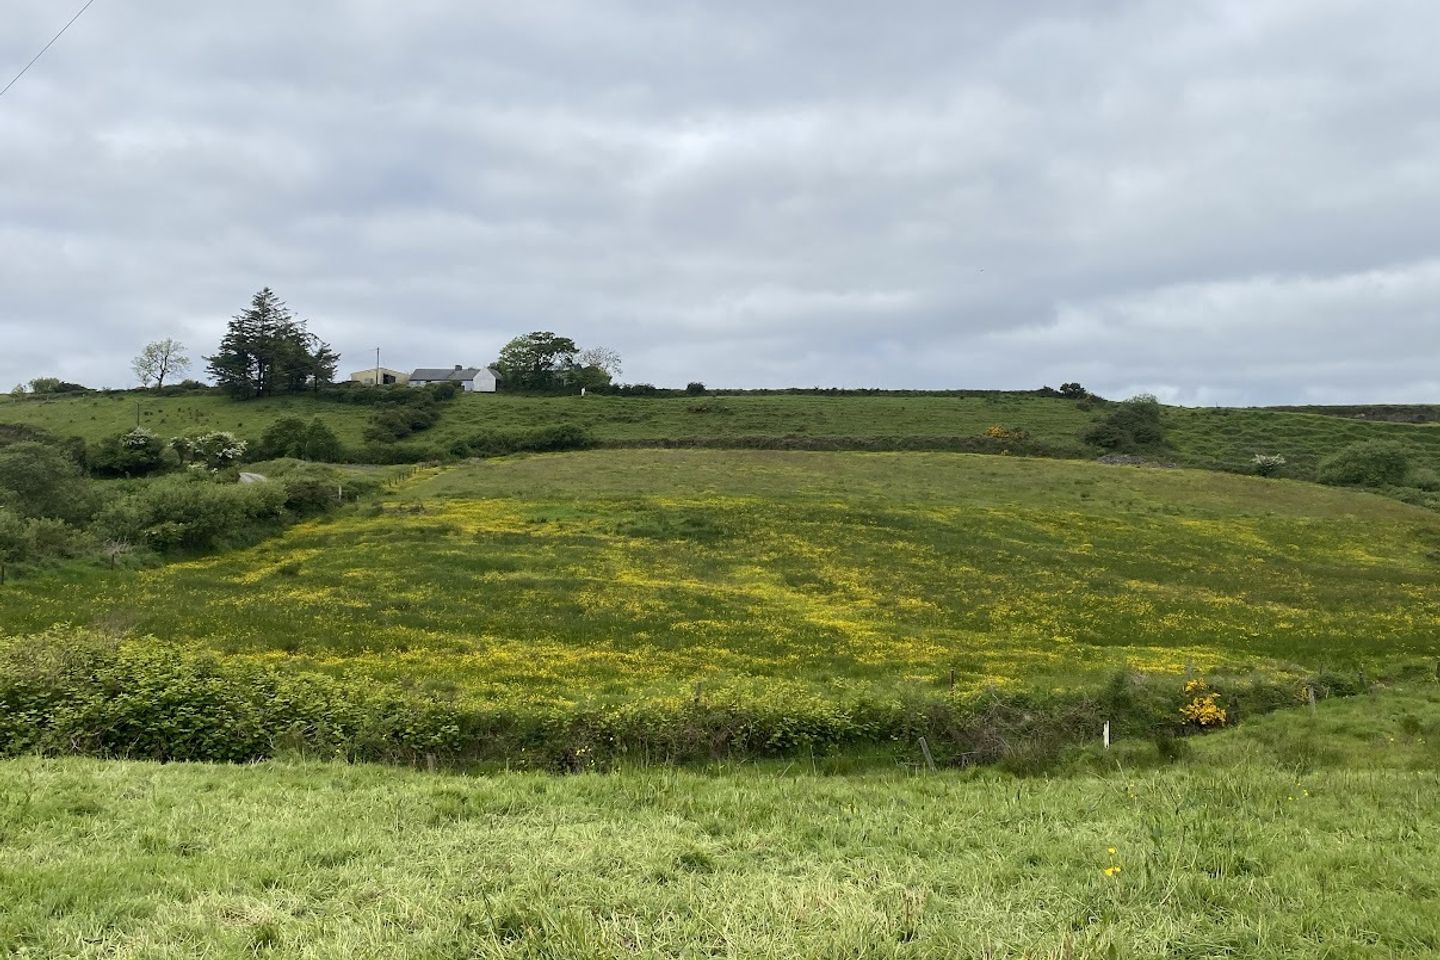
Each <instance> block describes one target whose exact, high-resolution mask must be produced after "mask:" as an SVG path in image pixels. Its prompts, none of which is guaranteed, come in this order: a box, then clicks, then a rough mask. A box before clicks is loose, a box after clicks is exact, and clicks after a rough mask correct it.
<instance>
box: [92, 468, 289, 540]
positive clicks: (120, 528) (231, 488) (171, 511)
mask: <svg viewBox="0 0 1440 960" xmlns="http://www.w3.org/2000/svg"><path fill="white" fill-rule="evenodd" d="M285 498H286V493H285V490H284V489H283V488H282V487H281V486H280V485H278V484H272V483H254V484H230V483H218V482H212V481H210V480H209V479H208V478H205V477H201V476H196V475H194V474H186V475H182V476H174V477H164V478H161V479H159V480H156V481H154V482H152V483H150V484H148V485H147V486H145V487H143V488H141V489H139V490H137V491H135V492H133V493H131V494H129V495H128V496H125V497H122V498H121V499H120V500H118V501H116V502H115V503H113V504H111V505H110V506H109V507H107V508H106V509H105V510H103V511H102V512H101V513H100V515H99V516H98V517H97V518H96V520H95V529H96V531H97V532H98V533H99V534H100V535H101V536H102V537H104V538H106V539H109V540H124V541H127V542H130V543H143V544H145V545H146V546H149V547H151V548H153V549H156V550H161V551H164V550H171V549H177V548H183V549H191V550H207V549H211V548H213V547H214V546H216V545H217V544H219V543H221V542H223V541H224V540H226V539H229V538H231V537H233V536H235V535H237V534H241V533H243V532H245V531H247V530H249V529H251V528H254V527H255V526H257V525H260V524H265V523H270V522H274V521H276V520H278V519H279V518H280V517H281V515H282V513H283V511H284V508H285Z"/></svg>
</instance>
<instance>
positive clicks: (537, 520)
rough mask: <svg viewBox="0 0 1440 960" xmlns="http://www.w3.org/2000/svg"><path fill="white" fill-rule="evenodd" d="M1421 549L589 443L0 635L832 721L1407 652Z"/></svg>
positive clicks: (1388, 539)
mask: <svg viewBox="0 0 1440 960" xmlns="http://www.w3.org/2000/svg"><path fill="white" fill-rule="evenodd" d="M1437 550H1440V517H1437V516H1436V515H1435V514H1434V513H1432V512H1429V511H1424V510H1420V509H1418V508H1413V507H1408V506H1405V505H1402V504H1399V503H1396V502H1393V501H1390V500H1387V499H1385V498H1381V497H1377V496H1373V495H1368V494H1358V493H1354V492H1350V491H1344V490H1336V489H1330V488H1324V487H1318V486H1314V485H1311V484H1300V483H1293V482H1288V481H1266V480H1260V479H1254V478H1247V477H1236V476H1232V475H1226V474H1219V473H1212V472H1205V471H1187V470H1153V469H1152V470H1146V469H1135V468H1128V467H1109V466H1102V465H1095V464H1080V463H1072V462H1064V461H1052V460H1027V459H1019V458H1008V457H993V456H977V455H967V454H941V453H926V454H867V453H796V452H775V451H724V452H721V451H676V450H671V451H664V450H607V451H594V452H587V453H574V454H554V455H544V456H532V457H512V458H506V459H501V460H491V461H482V462H475V463H471V464H466V465H460V466H454V467H449V468H444V469H441V470H433V471H428V472H424V473H421V474H419V475H418V476H417V477H416V478H414V479H412V480H411V481H408V482H407V483H405V484H404V485H402V486H401V487H399V488H398V489H395V490H393V491H392V492H391V493H390V494H389V495H388V497H387V498H386V500H385V501H384V502H383V503H380V504H375V505H370V506H365V505H361V506H359V507H353V508H347V511H346V512H344V513H342V514H340V515H338V516H331V517H326V518H322V519H320V520H317V521H312V522H308V523H304V524H301V525H300V526H297V527H294V528H292V529H291V530H289V531H288V532H286V533H285V534H283V535H281V536H279V537H277V538H275V539H272V540H269V541H266V542H263V543H261V544H259V545H257V546H254V547H251V548H248V549H244V550H239V551H235V552H231V553H226V554H220V555H214V556H208V557H203V558H200V559H195V560H190V561H185V562H180V563H173V564H169V565H166V566H163V567H158V568H153V569H146V570H140V571H128V570H116V571H108V570H102V569H98V568H97V569H92V570H90V571H88V572H86V573H84V574H83V575H79V574H77V575H75V576H71V577H38V578H32V579H27V580H24V581H19V582H16V583H13V584H11V585H10V586H9V587H7V588H6V589H4V590H3V591H0V617H3V621H4V623H5V624H6V625H7V627H8V629H9V630H10V631H11V632H19V633H24V632H29V631H38V630H41V629H44V628H46V627H49V626H51V625H53V624H62V623H68V624H74V625H81V626H84V625H99V626H102V627H103V626H114V625H120V626H122V627H123V628H124V629H126V630H127V631H129V632H130V633H132V634H135V635H145V634H153V635H155V636H157V637H160V638H162V639H165V640H173V641H182V642H183V643H184V644H186V645H188V646H192V647H199V648H204V649H211V650H215V651H217V652H219V653H221V654H224V655H225V656H228V657H235V658H240V659H246V660H256V661H263V662H266V663H273V664H277V665H281V666H284V667H285V668H287V669H292V668H293V669H313V670H318V671H322V672H327V673H332V674H335V675H337V676H341V677H351V678H355V679H357V680H358V679H360V678H364V679H366V680H379V681H384V682H386V683H393V684H398V685H402V686H407V687H413V688H416V689H419V690H421V691H423V692H425V693H427V694H431V695H437V696H443V697H447V698H456V699H460V700H469V701H477V702H484V703H487V704H496V703H503V704H510V705H514V706H516V707H517V708H523V707H525V706H527V705H535V704H548V705H561V706H564V705H573V704H577V703H578V704H584V703H594V702H602V701H604V702H628V701H633V700H636V699H655V700H670V699H674V698H686V697H688V696H689V695H690V694H691V693H692V692H693V691H694V690H695V689H696V687H697V684H698V685H701V686H702V687H703V689H704V690H705V691H706V692H707V693H709V694H712V695H722V694H723V695H725V696H734V697H738V698H740V699H746V698H752V697H755V696H760V695H761V694H760V693H758V692H757V691H763V695H764V696H765V697H766V698H770V699H775V698H781V697H796V698H813V699H818V700H824V701H834V700H844V699H847V698H851V697H861V696H863V697H869V696H877V695H883V696H903V695H910V694H927V693H930V692H942V691H944V690H946V689H947V688H948V687H949V685H950V684H951V683H954V684H955V685H956V686H957V688H958V689H960V690H962V691H965V690H978V689H981V688H984V687H988V686H997V685H998V686H1006V685H1016V684H1021V685H1029V686H1033V687H1036V688H1048V687H1057V686H1075V685H1077V684H1094V683H1098V682H1100V681H1101V680H1102V679H1103V678H1104V677H1105V676H1108V675H1109V674H1110V673H1111V672H1113V671H1114V670H1115V669H1116V668H1118V667H1130V668H1133V669H1138V670H1142V671H1146V672H1159V673H1168V674H1173V675H1179V674H1182V673H1186V672H1194V671H1214V670H1222V671H1232V672H1234V671H1261V672H1269V673H1280V672H1284V671H1287V670H1298V669H1315V668H1321V667H1327V666H1328V667H1342V666H1343V667H1350V666H1353V665H1358V664H1372V663H1373V664H1378V663H1384V662H1387V661H1394V660H1397V659H1401V658H1414V657H1425V656H1433V655H1435V654H1440V635H1437V631H1436V625H1437V623H1440V590H1437V587H1440V562H1437V560H1436V556H1437ZM176 598H184V599H183V602H177V599H176Z"/></svg>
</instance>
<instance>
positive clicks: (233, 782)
mask: <svg viewBox="0 0 1440 960" xmlns="http://www.w3.org/2000/svg"><path fill="white" fill-rule="evenodd" d="M1437 742H1440V697H1437V694H1436V692H1435V689H1434V687H1433V686H1429V687H1421V688H1415V689H1413V690H1412V691H1410V692H1404V691H1401V692H1393V693H1390V694H1387V695H1384V696H1380V697H1378V698H1375V699H1369V698H1365V699H1363V700H1361V701H1350V702H1344V701H1336V702H1330V703H1322V704H1321V705H1320V709H1319V712H1318V717H1316V718H1313V719H1312V718H1311V717H1310V715H1309V712H1308V710H1304V709H1302V710H1299V711H1294V712H1290V713H1287V714H1276V715H1274V716H1272V717H1271V718H1268V719H1266V720H1264V721H1260V722H1257V723H1255V724H1253V725H1249V726H1247V727H1245V728H1243V729H1241V730H1239V731H1236V732H1235V733H1231V734H1221V735H1219V736H1215V737H1209V738H1205V739H1204V740H1202V741H1201V742H1199V743H1198V744H1196V746H1195V747H1194V749H1193V750H1191V751H1190V752H1189V755H1188V756H1187V757H1185V758H1183V759H1180V760H1178V761H1175V762H1167V761H1165V760H1164V759H1162V757H1161V755H1160V754H1159V753H1158V752H1157V751H1156V749H1155V747H1154V746H1153V745H1151V744H1149V743H1145V742H1130V741H1124V740H1122V741H1121V742H1120V743H1119V744H1117V745H1116V747H1115V748H1113V749H1112V750H1111V751H1109V752H1108V753H1105V752H1103V751H1101V750H1100V748H1099V747H1098V745H1096V746H1095V747H1093V748H1092V749H1091V751H1090V752H1089V753H1087V754H1085V755H1083V756H1081V757H1078V758H1076V759H1075V760H1074V761H1073V765H1072V769H1073V771H1074V772H1071V773H1068V774H1066V775H1063V776H1058V777H1052V778H1047V779H1035V778H1015V777H1012V776H1010V775H1007V774H1005V773H1003V772H997V771H984V772H941V773H937V774H930V773H927V772H925V770H924V768H923V766H920V767H909V768H896V769H892V770H891V771H889V772H884V771H875V772H869V773H857V772H853V771H852V772H848V774H847V775H844V776H839V775H836V774H838V773H841V772H844V771H845V770H846V768H845V766H844V764H845V762H846V761H845V760H844V758H840V759H836V760H833V761H827V760H824V759H817V760H815V761H814V762H813V763H812V762H810V761H809V760H802V761H801V762H798V763H793V764H788V765H769V764H761V765H753V764H747V765H743V766H735V765H720V766H717V767H715V768H714V769H713V770H708V771H676V770H670V769H653V768H650V769H647V768H636V769H632V770H628V771H626V772H625V773H622V774H615V775H599V776H597V775H587V776H578V777H563V778H557V777H553V776H545V775H536V774H516V773H511V774H497V775H491V776H486V777H482V778H471V777H464V776H450V775H441V776H432V775H427V774H424V773H409V772H404V771H396V770H393V769H382V768H374V767H364V766H349V765H339V764H325V763H314V762H304V763H295V762H279V763H269V764H262V765H258V766H252V767H207V766H197V765H183V764H180V765H167V766H157V765H151V764H144V763H98V762H93V761H76V760H71V761H40V760H33V759H26V760H18V761H8V762H4V763H0V954H4V955H6V956H14V957H18V956H29V957H42V956H43V957H46V958H54V960H59V958H82V957H83V958H99V957H110V958H142V957H143V958H148V960H179V958H182V957H183V958H190V957H196V956H207V957H217V958H230V957H234V958H241V957H253V956H269V957H275V958H292V957H293V958H302V957H303V958H342V957H343V958H352V957H386V958H391V960H407V958H415V960H420V958H425V960H436V958H442V960H443V958H473V957H495V958H507V957H511V958H521V957H525V958H535V957H556V958H559V957H564V958H567V960H584V958H610V957H652V958H660V957H690V956H726V957H736V958H752V957H755V958H758V957H766V958H781V957H784V958H825V960H829V958H834V957H887V958H947V960H948V958H952V957H993V958H1017V960H1018V958H1034V957H1052V958H1108V957H1159V956H1166V957H1197V958H1198V957H1213V956H1237V957H1241V956H1243V957H1247V958H1262V960H1263V958H1290V957H1296V956H1334V957H1357V958H1371V957H1373V958H1382V957H1384V958H1394V957H1423V956H1433V955H1434V954H1435V953H1436V951H1440V909H1437V906H1440V901H1437V892H1436V891H1437V890H1440V807H1437V806H1436V805H1435V804H1434V803H1433V798H1434V795H1435V792H1436V790H1437V788H1440V776H1437V768H1440V750H1437V748H1436V744H1437ZM1092 768H1093V770H1094V772H1089V773H1087V772H1084V771H1085V770H1087V769H1092Z"/></svg>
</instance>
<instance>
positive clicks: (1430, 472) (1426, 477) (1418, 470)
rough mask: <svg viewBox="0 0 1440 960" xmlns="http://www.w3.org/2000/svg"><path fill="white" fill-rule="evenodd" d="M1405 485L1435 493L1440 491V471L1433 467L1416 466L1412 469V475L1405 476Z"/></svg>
mask: <svg viewBox="0 0 1440 960" xmlns="http://www.w3.org/2000/svg"><path fill="white" fill-rule="evenodd" d="M1405 485H1406V486H1409V487H1415V488H1416V489H1417V490H1424V491H1427V492H1429V493H1435V492H1437V491H1440V473H1436V472H1435V470H1434V469H1433V468H1431V467H1414V468H1412V469H1411V470H1410V475H1409V476H1408V477H1406V478H1405Z"/></svg>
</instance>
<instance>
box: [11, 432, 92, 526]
mask: <svg viewBox="0 0 1440 960" xmlns="http://www.w3.org/2000/svg"><path fill="white" fill-rule="evenodd" d="M0 506H5V507H9V508H10V509H11V510H14V511H15V512H16V513H18V514H20V515H21V516H25V517H58V518H59V519H62V520H66V521H70V522H80V521H83V520H84V519H86V518H87V517H88V516H89V515H90V512H91V509H92V505H91V491H90V488H89V486H88V485H87V484H86V482H85V480H84V478H83V477H82V476H81V473H80V465H79V464H78V463H76V462H75V461H74V460H73V459H71V458H70V457H68V456H66V454H65V453H64V451H62V450H61V449H59V448H58V447H55V446H52V445H50V444H46V443H39V442H36V441H33V440H22V441H20V442H19V443H12V444H9V445H8V446H5V447H0Z"/></svg>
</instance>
